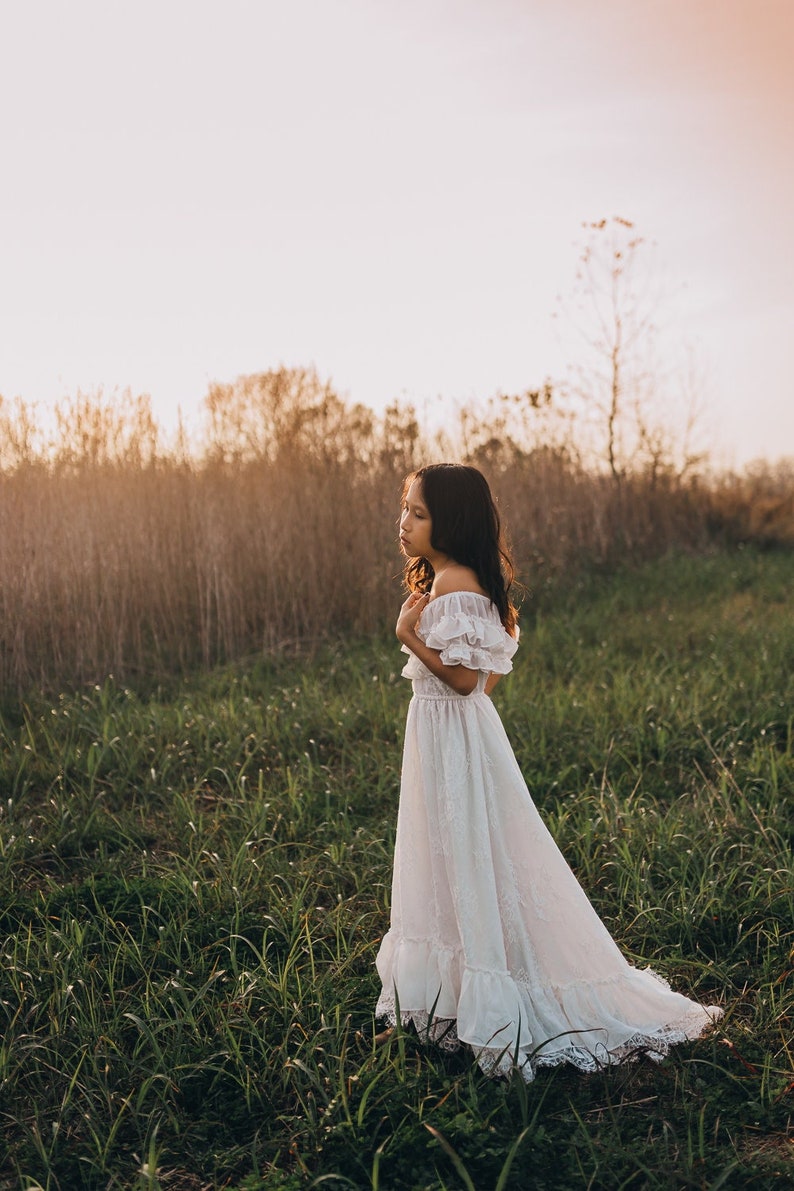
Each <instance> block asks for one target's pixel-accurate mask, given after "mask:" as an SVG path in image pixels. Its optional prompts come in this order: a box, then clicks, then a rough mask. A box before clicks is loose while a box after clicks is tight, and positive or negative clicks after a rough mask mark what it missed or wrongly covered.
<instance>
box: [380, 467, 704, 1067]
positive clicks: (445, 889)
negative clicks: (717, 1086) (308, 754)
mask: <svg viewBox="0 0 794 1191" xmlns="http://www.w3.org/2000/svg"><path fill="white" fill-rule="evenodd" d="M400 546H401V548H402V551H403V554H404V555H405V557H406V565H405V580H406V585H407V587H408V590H409V595H408V598H407V599H406V601H405V603H404V604H403V606H402V608H401V610H400V616H399V620H398V621H397V636H398V638H399V640H400V641H401V642H402V648H403V651H404V652H405V653H407V654H408V655H409V658H408V664H407V665H406V667H405V669H404V670H403V674H404V676H405V677H406V678H410V679H411V680H412V682H413V692H414V693H413V698H412V700H411V703H410V706H409V709H408V719H407V723H406V729H405V750H404V755H403V770H402V785H401V790H400V807H399V814H398V818H397V840H396V846H395V854H394V878H393V885H392V906H391V927H390V929H389V931H388V932H387V934H386V935H385V936H384V938H383V941H382V943H381V947H380V950H379V952H378V956H377V961H376V962H377V967H378V973H379V975H380V977H381V980H382V983H383V989H382V992H381V995H380V998H379V1000H378V1005H377V1009H376V1014H377V1016H378V1017H386V1018H387V1019H388V1022H389V1023H390V1024H391V1025H392V1026H393V1025H395V1024H396V1022H397V1018H398V1015H399V1017H400V1019H401V1021H402V1022H403V1023H407V1022H409V1021H410V1022H413V1023H414V1025H415V1026H416V1027H417V1029H418V1030H419V1031H420V1033H421V1035H422V1036H423V1037H429V1038H430V1039H433V1040H435V1041H437V1042H440V1043H441V1045H445V1046H448V1047H456V1046H457V1045H458V1042H459V1041H460V1042H464V1043H467V1044H468V1045H469V1046H471V1047H472V1048H473V1050H474V1052H475V1054H476V1055H477V1057H478V1059H479V1062H480V1065H481V1067H482V1068H483V1069H484V1070H485V1071H487V1072H489V1073H494V1074H509V1072H510V1071H511V1070H512V1068H513V1067H514V1065H515V1066H518V1067H519V1068H520V1070H521V1072H522V1074H523V1076H524V1078H525V1079H526V1080H527V1081H529V1080H531V1079H532V1078H533V1075H534V1071H535V1068H537V1067H538V1066H553V1065H555V1064H557V1063H562V1062H569V1063H573V1064H574V1065H575V1066H576V1067H579V1068H581V1069H582V1070H584V1071H593V1070H595V1069H596V1068H598V1067H601V1066H603V1065H605V1064H609V1063H617V1062H620V1061H621V1060H622V1059H624V1058H629V1057H632V1056H633V1055H634V1054H636V1053H637V1051H638V1049H641V1050H643V1051H645V1052H646V1053H648V1054H649V1055H650V1056H651V1057H652V1058H655V1059H660V1058H662V1057H663V1056H664V1055H665V1054H666V1053H667V1051H668V1049H669V1047H670V1046H671V1045H672V1044H673V1043H675V1042H681V1041H684V1040H686V1039H689V1038H697V1037H698V1036H699V1035H700V1034H701V1033H702V1032H703V1030H704V1029H705V1028H706V1027H707V1026H708V1025H709V1024H710V1023H711V1022H712V1021H714V1020H715V1019H716V1018H717V1017H719V1016H720V1014H721V1010H720V1009H719V1008H717V1007H716V1006H710V1007H708V1008H704V1007H702V1006H700V1005H698V1004H696V1003H695V1002H693V1001H690V1000H688V999H687V998H686V997H683V996H681V995H679V994H678V993H675V992H672V991H671V990H670V988H669V986H668V985H667V984H666V983H665V981H663V980H662V979H661V978H660V977H658V976H657V975H656V974H655V973H654V972H652V971H651V970H650V969H649V968H646V969H645V970H644V971H638V970H637V969H636V968H633V967H631V966H630V965H629V964H628V963H627V961H626V960H625V959H624V958H623V956H622V955H621V953H620V951H619V950H618V948H617V946H616V944H615V943H614V942H613V940H612V938H611V936H610V935H609V933H608V931H607V930H606V927H605V926H604V925H603V923H602V922H601V920H600V919H599V918H598V916H597V914H596V912H595V910H594V909H593V907H592V906H591V905H590V902H589V901H588V900H587V897H586V896H585V894H584V892H583V890H582V889H581V887H580V885H579V884H578V882H577V880H576V878H575V877H574V875H573V873H572V872H571V870H570V868H569V867H568V865H567V864H566V862H565V860H564V859H563V856H562V854H561V853H560V851H559V849H558V848H557V846H556V844H555V843H554V840H553V839H552V837H551V835H550V834H549V832H548V830H547V828H546V827H545V826H544V824H543V823H542V821H541V819H540V816H539V815H538V812H537V810H536V808H535V805H534V803H533V802H532V799H531V798H530V795H529V791H528V790H527V787H526V785H525V783H524V779H523V777H522V776H521V772H520V770H519V768H518V764H517V762H516V759H515V757H514V756H513V752H512V749H511V748H510V744H509V742H508V739H507V736H506V735H505V731H504V728H503V727H502V723H501V721H500V719H499V716H498V715H497V712H496V710H495V708H494V706H493V704H492V702H491V700H490V698H489V695H490V692H491V691H492V690H493V688H494V686H495V685H496V683H497V682H498V681H499V678H500V676H501V675H502V674H507V673H508V671H509V670H511V669H512V660H511V659H512V657H513V654H514V653H515V651H516V649H517V647H518V629H517V626H516V610H515V608H514V607H513V605H512V604H511V602H510V599H509V596H508V592H509V588H510V584H511V582H512V577H513V568H512V565H511V562H510V558H509V555H508V553H507V550H506V548H505V545H504V542H503V539H502V536H501V531H500V525H499V517H498V514H497V511H496V507H495V505H494V501H493V498H492V496H491V492H490V490H489V488H488V484H487V482H486V480H485V478H484V477H483V476H482V475H481V473H480V472H479V471H477V470H476V468H473V467H465V466H462V465H457V464H448V463H442V464H436V465H433V466H431V467H423V468H421V469H420V470H419V471H417V472H416V473H415V474H414V475H412V476H409V477H408V479H407V480H406V483H405V487H404V494H403V504H402V515H401V518H400Z"/></svg>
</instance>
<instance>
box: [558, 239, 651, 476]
mask: <svg viewBox="0 0 794 1191" xmlns="http://www.w3.org/2000/svg"><path fill="white" fill-rule="evenodd" d="M583 226H584V229H585V231H586V233H587V235H586V239H585V241H584V243H583V245H582V249H581V254H580V256H579V261H578V267H577V272H576V277H575V282H574V286H573V291H572V294H571V296H570V298H569V299H568V300H566V301H564V302H562V301H561V303H560V311H559V313H560V314H561V315H562V316H563V319H562V320H561V321H562V322H563V323H564V327H565V330H566V331H567V332H569V333H570V336H571V337H572V339H573V342H572V343H571V344H570V347H569V356H570V359H569V365H568V370H569V372H568V380H567V383H566V385H565V386H564V388H565V390H566V391H567V394H568V396H569V398H570V399H571V401H572V404H573V405H574V406H575V407H578V408H579V410H580V416H581V418H582V419H583V421H584V422H585V423H586V425H587V427H588V431H589V433H588V436H587V437H589V439H590V446H591V450H595V452H596V457H597V458H598V459H600V460H602V461H603V462H604V463H605V464H606V466H607V468H608V470H609V474H610V475H611V476H612V478H613V480H614V481H615V483H616V484H618V485H619V484H620V483H621V481H622V480H623V479H624V477H625V476H626V474H627V472H629V471H633V470H636V469H637V468H638V467H639V468H643V469H644V468H647V467H649V466H652V467H656V468H658V467H659V466H661V464H662V461H663V460H665V461H667V459H668V456H669V455H670V452H671V449H672V444H671V441H670V430H669V427H668V426H666V425H665V422H664V421H663V420H660V419H658V418H657V417H656V416H655V414H654V410H653V405H654V402H655V400H656V399H657V398H658V396H659V381H660V369H659V367H658V365H657V362H656V332H657V327H656V323H655V321H654V315H655V313H656V311H657V308H658V306H659V303H660V300H661V294H660V287H659V285H658V283H657V282H656V280H655V276H654V270H653V268H652V267H651V260H650V254H651V249H652V245H651V244H650V243H649V241H647V240H646V239H645V238H644V237H643V236H640V235H638V234H637V232H636V229H635V227H634V224H633V223H632V222H631V221H630V220H628V219H622V218H620V217H618V216H616V217H614V218H612V219H601V220H599V221H598V222H595V223H586V224H584V225H583Z"/></svg>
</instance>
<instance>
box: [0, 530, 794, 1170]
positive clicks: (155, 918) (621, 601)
mask: <svg viewBox="0 0 794 1191" xmlns="http://www.w3.org/2000/svg"><path fill="white" fill-rule="evenodd" d="M793 588H794V555H793V554H791V553H788V554H786V553H767V554H758V553H754V552H751V551H749V550H745V551H739V552H737V553H733V554H717V555H714V556H710V557H705V558H697V559H696V558H686V557H678V558H669V559H665V560H663V561H661V562H658V563H654V564H651V565H649V566H647V567H644V568H643V569H641V570H639V571H635V572H629V571H627V572H626V573H624V574H621V575H613V576H608V577H607V576H602V577H595V578H590V579H588V580H587V581H585V582H582V583H581V584H580V585H579V586H578V587H577V588H576V589H575V590H568V591H565V592H562V593H560V594H559V596H558V597H557V599H556V600H555V599H552V598H551V597H550V596H544V598H543V601H542V606H541V607H534V606H533V604H532V602H531V601H530V602H529V603H528V604H527V605H526V606H525V610H524V615H523V618H522V624H523V641H522V648H521V649H520V651H519V654H518V656H517V662H516V668H515V671H514V673H513V674H512V675H511V676H510V677H509V678H508V679H506V680H504V681H503V682H502V683H501V685H500V686H499V688H498V689H497V692H496V694H495V701H496V703H497V705H498V706H499V709H500V712H501V714H502V716H503V719H504V720H505V724H506V727H507V729H508V732H509V734H510V737H511V739H512V741H513V742H514V745H515V749H516V753H517V755H518V758H519V761H520V763H521V765H522V768H523V771H524V773H525V775H526V778H527V780H528V782H529V784H530V787H531V789H532V790H533V793H534V795H535V798H536V801H537V802H538V805H539V807H540V808H541V810H542V812H543V814H544V816H545V818H546V821H547V822H548V824H549V826H550V828H551V830H552V832H553V834H554V835H555V837H556V839H557V841H558V843H559V844H560V846H561V847H562V849H563V851H564V852H565V854H566V856H567V858H568V860H569V861H570V863H571V864H572V866H573V867H574V869H575V871H576V872H577V874H578V875H579V878H580V880H581V881H582V883H583V885H584V886H585V888H586V890H587V892H588V894H589V895H590V897H591V898H592V900H593V902H594V903H595V905H596V908H597V909H598V911H599V913H600V914H601V915H602V917H603V918H604V920H605V921H606V923H607V925H608V926H609V928H610V930H611V931H612V933H613V934H614V935H615V937H616V938H617V940H618V941H619V943H620V945H621V947H622V948H623V949H624V951H625V952H626V954H627V955H628V956H629V957H630V958H631V959H632V960H633V961H634V962H637V963H638V964H644V963H650V964H652V965H653V966H654V968H656V969H657V970H658V971H659V972H661V973H662V974H663V975H664V976H666V977H667V978H668V979H670V980H671V982H672V983H673V985H674V987H676V988H677V989H679V990H681V991H683V992H687V993H690V994H691V995H693V996H695V997H697V998H699V999H702V1000H704V1001H714V1000H717V1001H719V1002H721V1003H722V1004H723V1005H724V1006H725V1010H726V1013H725V1019H724V1021H723V1023H721V1025H720V1027H719V1028H718V1029H717V1030H715V1031H714V1032H713V1034H712V1035H710V1036H709V1037H707V1038H706V1039H704V1040H702V1041H700V1042H698V1043H694V1044H689V1045H687V1046H683V1047H679V1048H677V1049H676V1051H675V1052H674V1053H673V1055H672V1056H671V1057H670V1058H669V1059H667V1060H666V1061H665V1062H664V1063H662V1064H661V1065H657V1064H653V1063H650V1062H649V1061H647V1060H644V1059H640V1060H639V1061H638V1062H636V1063H633V1064H628V1065H626V1066H624V1067H621V1068H618V1069H614V1070H611V1071H607V1072H604V1073H601V1074H598V1075H594V1076H582V1075H580V1074H578V1073H576V1072H575V1071H572V1070H569V1069H564V1068H560V1069H556V1070H553V1071H548V1070H542V1071H541V1072H540V1073H539V1075H538V1078H537V1079H536V1081H535V1082H534V1083H533V1084H531V1085H529V1086H526V1085H524V1084H523V1083H522V1082H521V1080H520V1079H516V1080H514V1081H513V1082H512V1083H507V1082H504V1081H501V1082H500V1081H489V1080H488V1079H486V1078H485V1077H484V1076H482V1075H481V1074H480V1073H479V1071H478V1069H477V1068H476V1066H474V1065H473V1064H472V1062H471V1061H470V1060H469V1058H468V1057H467V1056H466V1055H464V1054H460V1053H459V1054H457V1055H449V1054H446V1053H444V1052H441V1051H439V1050H434V1049H432V1048H430V1049H426V1048H424V1047H423V1046H422V1045H421V1044H420V1042H419V1040H418V1039H417V1038H416V1037H415V1036H414V1035H412V1034H410V1033H402V1032H398V1033H397V1034H395V1035H394V1036H393V1038H392V1040H391V1041H390V1042H389V1043H388V1044H387V1045H385V1046H383V1047H377V1046H375V1045H374V1043H373V1036H374V1033H375V1023H374V1021H373V1018H372V1007H373V1005H374V1002H375V999H376V996H377V991H378V983H377V979H376V974H375V970H374V962H373V961H374V956H375V952H376V950H377V946H378V942H379V939H380V937H381V935H382V933H383V931H384V930H385V928H386V926H387V923H388V906H389V887H390V878H391V851H392V845H393V838H394V828H395V820H396V810H397V796H398V787H399V768H400V749H401V736H402V724H403V718H404V715H405V710H406V706H407V702H408V698H409V694H410V690H409V686H408V684H407V683H406V682H405V681H404V680H402V679H401V678H400V677H399V670H400V667H401V655H400V653H399V647H398V645H397V642H396V641H395V640H394V639H389V640H376V641H356V642H352V643H350V642H348V643H345V644H343V645H342V644H340V645H337V646H330V645H329V646H327V647H324V648H323V649H321V650H319V651H317V652H314V653H313V654H312V655H311V656H304V657H295V656H291V657H278V658H274V659H271V660H267V661H263V660H256V661H252V662H251V663H250V664H249V665H240V666H238V667H236V668H233V669H224V670H222V671H218V672H214V673H211V674H206V675H200V676H197V677H195V678H194V679H193V680H191V681H189V682H184V683H180V684H179V685H176V684H174V685H173V687H172V688H171V689H160V690H156V691H151V690H149V691H138V692H137V693H136V692H133V691H131V690H127V689H124V688H122V687H120V686H118V685H116V684H115V683H114V682H113V680H108V682H107V683H105V684H104V685H103V686H101V687H98V688H94V689H90V690H86V691H79V692H76V693H68V694H64V695H62V696H61V697H59V698H56V699H44V698H41V697H36V698H32V699H30V700H29V701H28V702H27V703H26V704H25V705H24V706H20V707H6V708H5V710H4V712H3V716H2V721H0V750H1V752H0V767H1V768H0V882H1V884H2V899H0V913H2V932H1V933H0V945H1V946H2V955H1V956H0V1020H1V1021H2V1042H1V1043H0V1121H1V1122H2V1146H3V1151H4V1152H3V1156H2V1158H0V1187H2V1188H3V1189H10V1188H28V1189H29V1188H47V1189H60V1191H72V1189H75V1191H76V1189H82V1188H95V1189H100V1188H101V1189H104V1188H124V1189H126V1188H141V1189H143V1188H163V1189H164V1191H199V1189H201V1188H221V1187H223V1188H230V1189H231V1188H235V1189H236V1191H264V1189H265V1188H290V1189H291V1188H295V1189H297V1188H302V1187H310V1186H315V1185H316V1186H323V1187H326V1186H327V1187H329V1188H345V1187H348V1188H384V1189H390V1188H393V1189H402V1188H406V1189H420V1188H444V1187H446V1188H464V1187H465V1188H476V1189H477V1191H497V1189H498V1191H501V1189H502V1188H504V1189H507V1188H522V1189H524V1191H526V1189H535V1188H538V1189H549V1191H551V1189H560V1191H567V1189H569V1188H579V1187H596V1188H598V1187H603V1188H671V1189H672V1188H685V1187H692V1188H703V1189H705V1188H711V1189H716V1188H718V1187H725V1188H734V1187H748V1188H765V1187H780V1186H786V1185H792V1186H794V1135H793V1134H792V1126H791V1113H792V1101H793V1100H794V955H793V954H792V947H793V946H794V935H793V927H794V875H793V873H792V823H793V821H794V812H793V811H792V806H794V755H793V753H792V735H793V724H794V677H793V676H794V601H792V599H791V592H792V589H793ZM396 607H397V597H396V596H395V615H396Z"/></svg>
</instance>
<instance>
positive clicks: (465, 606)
mask: <svg viewBox="0 0 794 1191" xmlns="http://www.w3.org/2000/svg"><path fill="white" fill-rule="evenodd" d="M416 633H417V636H418V637H419V638H420V639H421V640H422V641H424V643H425V645H427V646H428V648H430V649H437V650H438V651H439V653H440V655H441V661H442V662H443V663H444V664H445V665H446V666H466V667H467V668H468V669H469V670H484V671H486V672H487V673H489V674H508V673H509V672H510V670H512V668H513V661H512V658H513V654H514V653H515V652H516V650H517V649H518V639H517V637H511V636H510V634H509V633H508V632H507V631H506V630H505V628H504V625H503V624H502V622H501V620H500V618H499V613H498V612H497V610H496V608H495V607H494V606H493V604H491V602H490V600H489V599H488V598H487V596H483V595H479V594H477V593H476V592H470V591H457V592H452V593H450V594H448V595H445V596H439V597H438V598H437V599H435V600H432V601H431V602H430V603H429V604H428V605H427V607H426V608H425V610H424V611H423V613H422V616H421V619H420V621H419V624H418V625H417V628H416Z"/></svg>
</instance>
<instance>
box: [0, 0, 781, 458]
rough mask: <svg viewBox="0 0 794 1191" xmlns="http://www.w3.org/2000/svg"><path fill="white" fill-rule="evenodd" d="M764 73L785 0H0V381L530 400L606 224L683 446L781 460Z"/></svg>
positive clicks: (154, 391) (31, 387)
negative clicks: (660, 363) (645, 306)
mask: <svg viewBox="0 0 794 1191" xmlns="http://www.w3.org/2000/svg"><path fill="white" fill-rule="evenodd" d="M792 62H794V4H792V3H791V0H400V3H399V4H393V3H391V4H390V3H386V2H385V0H384V2H377V0H289V2H288V3H286V2H285V0H279V2H275V0H223V3H221V2H220V0H216V2H213V3H208V2H206V0H189V2H186V0H156V2H154V0H136V3H135V4H129V3H125V4H122V3H121V2H120V0H72V2H70V3H69V4H68V5H67V4H63V3H62V2H60V0H58V2H55V0H41V2H40V3H37V4H19V3H18V0H13V2H10V0H0V171H1V173H0V180H1V182H2V185H0V395H2V396H4V397H5V398H13V397H14V396H17V395H19V396H22V397H23V398H25V399H26V400H28V401H34V402H39V403H41V404H42V405H43V406H44V407H46V406H47V405H48V404H51V403H52V402H54V401H56V400H58V399H59V398H62V397H64V396H68V395H73V394H75V393H76V392H77V390H78V389H79V390H82V391H94V390H98V389H100V388H101V389H102V390H103V391H104V392H106V393H112V392H114V391H117V392H122V391H124V390H126V389H128V388H129V389H130V390H132V392H133V393H149V394H150V395H151V398H152V402H153V406H154V409H155V412H156V414H157V416H158V418H160V419H161V420H162V421H163V422H164V423H165V424H173V423H174V422H175V420H176V411H177V409H178V408H180V409H181V410H182V412H183V415H184V416H185V418H186V420H187V421H188V424H190V423H191V420H193V419H195V417H196V414H197V411H198V409H199V408H200V405H201V402H202V399H203V398H204V396H205V394H206V392H207V389H208V387H209V385H210V383H211V382H214V381H232V380H234V378H235V377H237V376H238V375H240V374H245V373H252V372H259V371H265V370H267V369H269V368H275V367H279V366H281V365H286V366H296V367H304V366H305V367H309V366H313V367H315V368H316V369H317V371H318V373H319V374H320V376H321V377H322V378H323V379H324V380H325V379H328V380H331V381H332V383H333V385H334V387H335V388H336V390H337V391H338V392H340V393H341V394H343V395H345V396H347V397H349V398H350V399H351V400H353V401H360V402H363V403H365V404H368V405H371V406H372V407H373V408H375V409H378V410H380V409H382V408H383V407H384V405H385V404H386V403H388V402H389V401H391V400H394V399H395V398H396V399H401V400H404V401H410V402H412V403H413V404H415V405H416V406H417V407H418V408H419V409H420V411H421V410H435V411H436V413H438V410H439V409H440V408H446V406H447V405H449V406H450V407H451V406H452V405H454V404H455V403H460V402H466V401H470V400H474V399H484V398H487V397H488V396H490V395H491V394H494V393H496V392H499V391H501V392H518V391H522V390H525V389H527V388H534V387H537V386H538V385H539V384H541V383H543V382H544V381H545V380H546V379H548V378H551V379H555V378H559V377H561V376H563V375H564V373H565V370H566V368H567V367H568V366H569V365H570V364H571V363H574V364H575V363H576V361H575V360H573V361H572V360H571V359H570V351H569V349H568V348H567V347H566V345H565V343H564V342H563V339H562V338H561V337H560V335H559V334H558V332H557V330H556V327H557V325H558V321H559V320H557V322H555V320H554V319H553V317H552V316H553V314H554V312H555V310H557V309H558V304H559V299H560V296H561V295H562V297H563V299H564V298H565V296H566V294H567V293H569V292H570V290H571V287H572V285H573V280H574V275H575V271H576V263H577V257H578V253H579V251H580V247H579V246H580V245H581V243H582V239H583V234H584V233H583V231H582V225H583V224H584V223H587V222H591V221H597V220H599V219H602V218H610V217H613V216H620V217H622V218H625V219H628V220H631V221H632V222H633V223H634V225H635V227H636V229H637V231H638V233H639V234H640V235H641V236H642V237H644V238H645V239H646V240H647V242H648V244H649V245H653V248H652V250H651V253H650V256H649V260H650V262H651V263H650V265H649V268H651V269H652V270H653V272H654V275H655V276H656V277H658V279H659V281H660V283H661V284H660V292H661V293H663V295H664V296H663V298H662V299H661V300H660V301H661V303H662V306H663V309H661V310H660V320H661V322H662V324H663V325H664V328H665V336H666V345H667V348H666V350H667V351H668V352H669V358H670V359H671V360H673V361H677V360H678V359H679V355H678V353H679V351H680V353H681V354H680V358H681V359H682V360H683V359H684V356H686V358H687V359H690V358H692V359H694V360H696V369H695V371H696V374H697V377H698V382H697V383H698V389H699V392H700V393H702V397H703V405H704V407H705V413H704V417H703V423H702V434H703V435H704V436H705V441H706V445H708V446H709V447H710V448H711V449H712V451H713V452H714V453H715V454H716V456H717V457H718V458H719V460H720V461H722V462H725V463H727V464H729V465H742V464H744V463H745V462H747V461H748V460H751V459H753V458H756V457H760V456H764V457H767V458H770V459H776V458H778V457H782V456H792V455H794V383H793V382H792V377H794V218H792V212H794V153H793V152H792V149H791V127H792V120H793V118H794V70H792V69H791V63H792ZM677 366H678V365H677V363H676V367H677Z"/></svg>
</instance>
